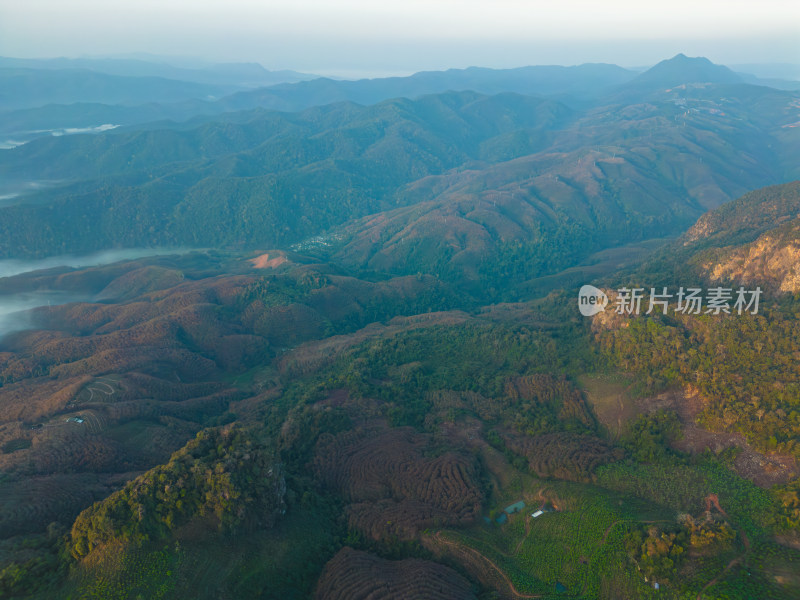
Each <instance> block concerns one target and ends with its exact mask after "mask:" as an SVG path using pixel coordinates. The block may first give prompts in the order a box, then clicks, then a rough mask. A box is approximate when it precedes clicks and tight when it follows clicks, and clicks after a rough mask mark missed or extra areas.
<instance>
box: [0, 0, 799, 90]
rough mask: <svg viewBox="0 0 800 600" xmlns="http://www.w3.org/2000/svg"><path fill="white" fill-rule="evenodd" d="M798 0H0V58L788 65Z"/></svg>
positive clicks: (357, 65)
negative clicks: (682, 57)
mask: <svg viewBox="0 0 800 600" xmlns="http://www.w3.org/2000/svg"><path fill="white" fill-rule="evenodd" d="M798 40H800V3H787V2H785V1H783V0H763V1H762V2H759V3H758V4H757V5H756V4H753V3H751V2H749V1H744V0H731V1H729V2H725V3H720V2H702V1H700V2H698V1H697V0H671V1H670V2H649V3H641V2H635V1H633V0H607V1H606V2H604V3H602V4H601V3H598V2H596V0H567V1H566V2H562V3H560V4H556V5H554V4H552V3H547V4H545V3H543V2H536V1H535V0H533V1H531V0H496V1H495V2H492V3H486V2H479V1H477V0H466V1H464V0H437V1H436V2H426V1H423V0H405V1H404V2H402V3H400V2H392V1H390V2H384V3H375V2H367V1H366V0H341V1H340V2H337V3H335V4H334V3H331V2H328V1H326V0H293V1H292V2H287V1H285V0H274V1H273V2H269V3H266V4H265V3H259V2H255V1H254V0H226V1H225V2H224V3H223V2H219V1H217V0H191V1H190V0H173V1H172V2H168V3H165V2H157V1H156V0H137V1H136V2H133V1H132V0H119V1H118V2H114V3H112V4H109V3H107V2H99V1H98V0H75V1H74V2H69V3H64V2H60V1H57V0H28V1H27V2H24V3H14V4H11V3H6V5H5V6H3V7H0V55H2V56H17V57H21V58H29V57H30V58H33V57H42V56H67V57H68V56H75V57H79V56H113V55H126V54H128V55H130V54H135V53H138V52H142V51H144V52H147V53H151V54H154V55H161V56H174V57H198V58H199V59H201V60H206V61H214V62H258V63H259V64H261V65H263V66H264V67H265V68H267V69H269V70H283V69H291V70H295V71H300V72H306V73H314V74H322V75H326V74H327V75H338V76H342V75H343V74H345V75H350V76H367V75H371V76H376V75H382V76H386V75H391V74H408V73H414V72H419V71H432V70H443V69H446V68H466V67H468V66H470V65H477V66H488V67H490V68H513V67H515V66H523V65H576V64H584V63H610V64H616V65H620V66H630V67H633V66H637V65H643V64H656V63H657V62H658V61H660V60H663V59H665V58H669V57H672V56H675V55H676V54H678V53H683V54H686V55H687V56H703V57H706V58H708V59H709V60H711V61H712V62H714V63H717V64H724V65H730V64H748V63H750V64H763V63H790V64H795V63H800V43H799V42H798Z"/></svg>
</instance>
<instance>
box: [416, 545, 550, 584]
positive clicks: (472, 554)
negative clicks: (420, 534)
mask: <svg viewBox="0 0 800 600" xmlns="http://www.w3.org/2000/svg"><path fill="white" fill-rule="evenodd" d="M441 533H442V532H441V531H437V532H436V533H435V534H434V535H433V536H432V539H434V540H435V543H437V544H444V545H445V546H449V547H450V548H452V549H453V551H454V553H455V554H456V555H457V556H461V557H462V559H464V560H466V561H467V562H471V563H473V564H475V563H474V562H473V560H472V559H475V558H477V559H479V563H482V564H483V566H484V569H481V568H480V565H476V566H477V567H478V570H483V571H484V572H485V567H486V566H487V565H488V566H489V567H490V568H491V570H493V571H494V573H495V574H497V575H499V576H500V578H501V579H502V581H503V582H504V583H505V585H506V587H507V588H508V591H509V592H511V595H512V596H514V597H515V598H542V597H544V596H545V595H547V594H523V593H522V592H520V591H519V590H517V588H516V587H515V586H514V583H513V582H512V581H511V579H510V578H509V577H508V575H506V574H505V571H503V570H502V569H501V568H500V567H498V566H497V565H496V564H495V563H494V561H493V560H492V559H490V558H489V557H488V556H486V555H485V554H483V553H482V552H480V551H479V550H476V549H475V548H471V547H470V546H464V545H463V544H459V543H458V542H456V541H453V540H447V539H444V538H442V536H441Z"/></svg>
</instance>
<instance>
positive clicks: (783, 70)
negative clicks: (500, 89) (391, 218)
mask: <svg viewBox="0 0 800 600" xmlns="http://www.w3.org/2000/svg"><path fill="white" fill-rule="evenodd" d="M680 54H683V55H684V56H687V57H689V58H706V59H708V60H710V61H711V62H712V63H714V64H719V65H723V66H726V67H728V68H730V69H732V70H734V71H739V72H744V73H749V74H753V75H756V76H758V77H765V78H777V79H791V80H799V81H800V57H799V58H798V60H797V61H796V62H791V61H782V62H781V61H774V62H763V61H758V62H750V63H746V62H741V63H724V62H718V61H715V60H713V59H711V58H710V57H707V56H702V55H691V54H688V53H687V52H677V53H675V54H672V55H670V56H665V57H663V58H660V59H658V60H656V61H655V62H652V63H649V64H621V63H615V62H607V61H597V60H586V61H583V62H574V63H555V62H550V63H526V64H517V65H513V66H505V65H503V66H498V65H496V64H470V65H467V66H445V67H442V68H418V69H413V68H412V69H404V70H398V71H364V70H358V69H355V70H353V69H348V68H346V67H343V68H341V69H335V68H334V69H332V70H312V71H309V70H303V69H300V68H295V67H292V66H291V65H290V66H282V67H273V66H270V65H265V64H264V63H263V62H261V61H258V60H255V59H249V60H248V59H246V58H244V59H241V60H226V59H223V58H219V59H216V60H215V59H214V58H205V57H200V56H188V55H162V54H153V53H149V52H125V53H115V54H80V55H58V56H56V55H52V56H49V55H38V56H10V55H5V54H0V58H2V59H9V60H32V61H57V60H75V61H80V60H87V61H104V60H107V61H141V62H145V63H152V64H164V65H168V66H171V67H177V68H185V69H204V68H209V67H214V66H219V65H225V64H231V65H233V64H237V65H245V64H255V65H259V66H261V67H262V68H264V69H266V70H267V71H271V72H280V71H294V72H297V73H302V74H305V75H313V76H319V77H330V78H333V79H352V80H357V79H380V78H389V77H408V76H411V75H414V74H417V73H423V72H434V71H447V70H465V69H471V68H478V69H493V70H509V69H521V68H526V67H545V66H557V67H578V66H582V65H591V64H606V65H615V66H618V67H621V68H624V69H627V70H630V71H634V72H643V71H646V70H647V69H650V68H652V67H653V66H655V65H657V64H658V63H660V62H662V61H664V60H670V59H672V58H675V57H676V56H678V55H680ZM747 68H751V69H752V70H751V71H743V70H742V69H747Z"/></svg>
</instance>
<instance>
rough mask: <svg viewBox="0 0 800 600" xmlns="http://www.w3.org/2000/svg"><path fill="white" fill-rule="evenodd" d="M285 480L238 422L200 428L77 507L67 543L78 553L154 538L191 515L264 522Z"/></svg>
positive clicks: (224, 525)
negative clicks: (167, 455) (119, 485)
mask: <svg viewBox="0 0 800 600" xmlns="http://www.w3.org/2000/svg"><path fill="white" fill-rule="evenodd" d="M285 489H286V484H285V482H284V479H283V472H282V469H281V466H280V464H279V463H278V462H277V461H276V460H275V458H274V456H273V453H272V451H271V449H270V448H269V446H267V445H266V444H265V443H264V442H262V441H259V440H258V439H257V438H255V437H253V436H252V435H250V434H248V433H247V432H246V431H245V430H243V429H241V428H239V427H231V428H227V429H209V430H204V431H202V432H200V433H199V434H198V435H197V437H196V438H195V439H194V440H192V441H191V442H189V443H188V444H187V445H186V446H185V447H184V448H183V449H181V450H180V451H178V452H176V453H175V454H174V455H173V456H172V458H171V459H170V461H169V462H168V463H167V464H166V465H162V466H158V467H156V468H154V469H151V470H150V471H148V472H147V473H145V474H144V475H141V476H140V477H137V478H136V479H134V480H133V481H131V482H130V483H129V484H128V485H126V486H125V487H124V488H123V489H122V490H120V491H119V492H116V493H114V494H112V495H111V496H109V497H108V498H107V499H106V500H104V501H102V502H98V503H95V504H94V505H93V506H92V507H90V508H88V509H86V510H85V511H83V512H82V513H81V514H80V515H79V516H78V518H77V519H76V520H75V523H74V525H73V527H72V533H71V538H72V540H71V543H70V549H71V552H72V554H73V556H75V557H77V558H80V557H83V556H86V555H87V554H89V553H90V552H91V551H92V550H93V549H94V548H96V547H98V546H101V545H103V544H107V543H110V542H112V541H115V540H118V541H123V542H133V543H141V542H144V541H147V540H155V539H160V538H163V537H164V536H166V535H167V534H168V533H169V532H171V531H174V530H175V529H177V528H178V527H180V526H181V525H184V524H186V523H188V522H189V521H191V520H192V519H197V518H200V519H204V520H206V522H208V523H209V524H213V525H215V526H216V527H218V528H220V529H222V530H225V531H231V530H233V529H235V528H236V527H237V526H239V525H241V524H242V523H244V522H248V523H252V524H254V525H258V526H271V525H272V524H273V523H274V521H275V519H276V518H277V517H278V516H279V515H280V514H281V513H282V511H283V495H284V492H285Z"/></svg>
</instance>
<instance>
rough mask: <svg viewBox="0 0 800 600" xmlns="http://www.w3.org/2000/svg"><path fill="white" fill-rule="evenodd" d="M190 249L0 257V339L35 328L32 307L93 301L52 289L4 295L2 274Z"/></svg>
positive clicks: (74, 266)
mask: <svg viewBox="0 0 800 600" xmlns="http://www.w3.org/2000/svg"><path fill="white" fill-rule="evenodd" d="M190 251H191V250H189V249H186V248H129V249H124V250H104V251H102V252H96V253H94V254H87V255H86V256H52V257H48V258H43V259H39V260H19V259H6V260H0V338H2V337H3V336H5V335H7V334H8V333H11V332H13V331H21V330H24V329H30V328H32V327H34V326H35V324H34V323H33V322H32V315H31V313H30V312H29V311H31V310H32V309H34V308H37V307H40V306H56V305H58V304H66V303H68V302H87V301H91V300H92V298H91V297H89V296H86V295H80V294H72V293H65V292H60V291H55V290H45V291H36V292H27V293H23V294H20V293H13V294H3V292H2V280H3V278H4V277H12V276H14V275H20V274H22V273H29V272H32V271H39V270H43V269H53V268H56V267H72V268H84V267H94V266H99V265H105V264H111V263H115V262H120V261H124V260H135V259H137V258H144V257H147V256H158V255H168V254H185V253H187V252H190Z"/></svg>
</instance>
